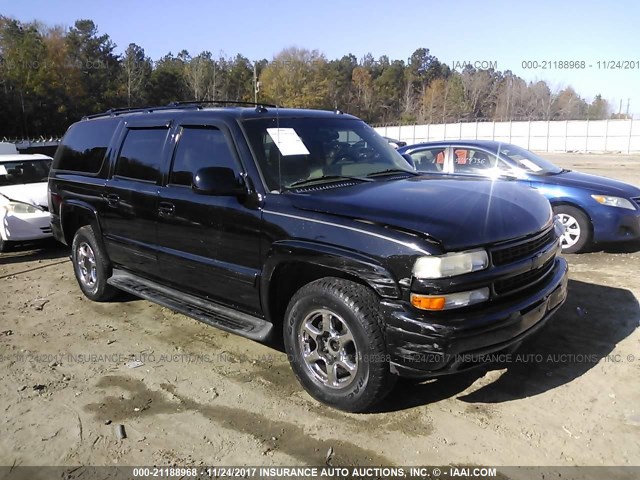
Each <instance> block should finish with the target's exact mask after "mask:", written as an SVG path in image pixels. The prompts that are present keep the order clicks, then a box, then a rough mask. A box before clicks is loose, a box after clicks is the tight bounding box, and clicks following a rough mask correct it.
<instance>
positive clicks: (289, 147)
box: [267, 128, 309, 157]
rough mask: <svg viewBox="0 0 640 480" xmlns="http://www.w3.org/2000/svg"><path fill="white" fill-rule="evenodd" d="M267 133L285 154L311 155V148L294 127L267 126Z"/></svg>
mask: <svg viewBox="0 0 640 480" xmlns="http://www.w3.org/2000/svg"><path fill="white" fill-rule="evenodd" d="M267 133H268V134H269V136H270V137H271V138H272V139H273V141H274V142H275V144H276V146H277V147H278V150H280V153H281V154H282V155H283V156H285V157H286V156H289V155H309V150H307V147H306V146H305V145H304V143H302V139H301V138H300V137H299V136H298V134H297V133H296V131H295V130H294V129H293V128H267Z"/></svg>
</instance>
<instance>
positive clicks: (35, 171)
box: [0, 160, 51, 187]
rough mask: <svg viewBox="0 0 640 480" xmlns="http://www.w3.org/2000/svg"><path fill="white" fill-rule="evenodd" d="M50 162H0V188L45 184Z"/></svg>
mask: <svg viewBox="0 0 640 480" xmlns="http://www.w3.org/2000/svg"><path fill="white" fill-rule="evenodd" d="M50 168H51V160H20V161H12V162H0V187H6V186H7V185H23V184H25V183H40V182H46V181H47V176H48V175H49V169H50Z"/></svg>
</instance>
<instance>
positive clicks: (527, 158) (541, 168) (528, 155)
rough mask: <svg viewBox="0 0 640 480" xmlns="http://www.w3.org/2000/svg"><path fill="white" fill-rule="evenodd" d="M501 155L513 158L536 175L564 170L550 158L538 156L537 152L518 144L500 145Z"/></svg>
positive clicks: (520, 166) (519, 166) (517, 164)
mask: <svg viewBox="0 0 640 480" xmlns="http://www.w3.org/2000/svg"><path fill="white" fill-rule="evenodd" d="M499 153H500V155H501V156H503V157H505V158H507V159H509V160H511V161H512V162H513V163H515V164H516V166H517V167H518V168H521V169H523V170H526V171H527V172H528V173H533V174H536V175H548V174H554V173H560V172H562V169H561V168H560V167H558V166H556V165H554V164H553V163H551V162H550V161H549V160H545V159H544V158H541V157H539V156H537V155H536V154H535V153H533V152H530V151H529V150H525V149H524V148H520V147H518V146H516V145H510V144H503V145H500V149H499Z"/></svg>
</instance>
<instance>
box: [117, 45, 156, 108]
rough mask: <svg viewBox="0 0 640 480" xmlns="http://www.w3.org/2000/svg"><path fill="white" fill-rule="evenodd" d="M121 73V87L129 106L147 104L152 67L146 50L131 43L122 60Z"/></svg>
mask: <svg viewBox="0 0 640 480" xmlns="http://www.w3.org/2000/svg"><path fill="white" fill-rule="evenodd" d="M121 71H122V73H121V86H122V89H123V90H124V95H125V96H126V99H127V106H128V107H130V106H132V105H143V104H145V103H146V101H147V92H148V84H149V80H150V78H151V71H152V66H151V59H150V58H149V57H147V56H146V55H145V53H144V48H142V47H140V46H138V45H136V44H135V43H130V44H129V46H128V47H127V50H126V51H125V52H124V57H123V58H122V69H121Z"/></svg>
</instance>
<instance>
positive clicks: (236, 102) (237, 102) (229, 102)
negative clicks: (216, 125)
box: [169, 100, 279, 108]
mask: <svg viewBox="0 0 640 480" xmlns="http://www.w3.org/2000/svg"><path fill="white" fill-rule="evenodd" d="M201 104H218V105H248V106H251V107H256V108H260V107H270V108H279V106H278V105H272V104H270V103H261V102H258V103H256V102H243V101H241V100H188V101H186V102H173V103H170V104H169V106H176V107H178V106H182V105H201Z"/></svg>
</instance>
